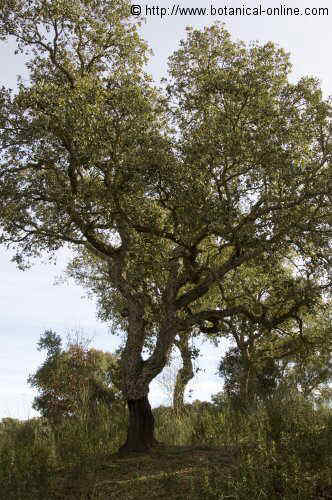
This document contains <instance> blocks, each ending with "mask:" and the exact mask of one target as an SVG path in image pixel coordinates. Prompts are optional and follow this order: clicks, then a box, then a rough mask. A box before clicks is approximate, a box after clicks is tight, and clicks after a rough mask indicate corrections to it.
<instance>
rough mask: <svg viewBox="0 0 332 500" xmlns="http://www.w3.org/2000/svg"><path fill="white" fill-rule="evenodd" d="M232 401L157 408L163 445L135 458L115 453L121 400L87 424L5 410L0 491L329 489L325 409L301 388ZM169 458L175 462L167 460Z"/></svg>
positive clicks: (30, 494) (317, 492) (331, 423)
mask: <svg viewBox="0 0 332 500" xmlns="http://www.w3.org/2000/svg"><path fill="white" fill-rule="evenodd" d="M229 403H230V402H229V401H228V400H226V399H225V400H224V405H223V409H222V410H219V409H218V408H217V407H216V406H215V405H213V404H208V403H205V402H199V401H195V402H194V403H193V404H192V405H188V406H187V407H186V409H185V411H184V412H183V414H182V415H180V414H177V415H175V414H174V412H173V410H172V409H171V408H165V407H164V408H163V407H160V408H156V409H154V414H155V417H156V426H157V436H158V438H160V437H162V438H163V440H164V442H165V444H166V448H165V449H164V448H161V449H159V450H158V452H156V453H155V454H153V453H152V454H151V455H149V454H145V455H144V454H143V455H140V454H136V455H135V457H134V460H132V458H129V459H124V458H121V459H119V458H118V457H117V455H116V454H115V455H112V454H113V453H114V452H115V451H116V450H117V447H118V445H119V442H121V440H122V439H123V438H124V435H125V432H126V415H125V413H121V411H120V410H117V411H118V414H117V419H116V418H114V419H112V422H113V423H111V420H110V419H109V415H108V413H107V412H104V413H103V412H102V411H101V412H100V415H99V416H100V418H99V420H98V421H97V422H96V425H95V427H94V428H93V429H92V428H88V427H86V426H84V425H83V423H82V422H80V421H79V420H73V419H69V418H67V419H64V420H63V421H62V423H61V424H59V426H58V427H57V428H52V427H51V426H50V425H49V423H48V422H47V420H46V419H43V418H41V419H39V418H38V419H32V420H30V421H26V422H15V423H14V422H12V421H11V420H9V419H4V420H3V421H2V422H1V432H0V485H1V488H2V490H1V491H2V494H3V495H4V496H6V498H9V499H11V498H13V499H14V498H17V499H18V500H21V499H22V500H23V499H25V498H26V499H28V500H30V499H31V500H32V499H35V498H36V499H39V498H40V499H43V498H45V496H47V497H49V498H67V495H69V494H70V495H72V497H75V498H76V497H77V498H90V497H91V498H93V499H100V500H101V499H106V498H112V495H114V498H118V497H119V498H128V499H140V498H146V497H147V495H148V496H149V498H155V497H156V498H157V497H159V498H160V496H161V494H162V492H163V493H164V494H165V495H167V497H168V498H170V499H173V498H174V499H180V498H185V499H188V500H189V498H192V499H194V500H195V499H197V500H198V499H200V498H208V499H211V500H212V499H213V500H214V499H218V500H219V499H222V498H225V499H226V498H234V499H239V500H246V499H247V498H276V499H277V498H285V500H295V499H299V498H306V499H308V500H309V499H310V500H311V499H312V500H316V499H317V498H326V499H328V498H329V495H330V493H331V488H332V483H331V467H332V454H331V446H330V443H331V439H332V434H331V433H332V415H331V411H327V410H325V411H321V410H319V411H315V410H314V408H313V406H312V403H311V402H309V401H308V400H306V399H305V398H304V397H303V395H300V394H298V393H294V392H291V391H287V392H284V393H282V392H280V391H279V393H276V394H275V396H274V398H273V399H270V401H269V402H268V404H262V405H261V406H260V407H258V408H256V409H255V410H254V411H253V412H252V413H251V414H246V415H244V414H243V413H241V412H236V411H234V409H233V408H232V405H231V404H229ZM115 422H117V423H116V425H115V424H114V423H115ZM112 426H113V427H112ZM173 428H175V430H176V432H173V433H172V429H173ZM198 431H199V433H200V434H199V439H198V434H197V433H198ZM195 436H196V438H195ZM193 438H194V439H193ZM195 439H196V440H195ZM193 443H195V446H193ZM170 445H173V446H170ZM179 445H181V446H179ZM163 449H164V451H163ZM209 453H211V455H209ZM176 457H177V460H175V458H176ZM210 458H211V460H210ZM195 460H197V461H196V462H195V465H194V466H193V461H195ZM173 463H174V465H175V469H171V468H170V467H171V466H172V464H173ZM227 464H228V465H227ZM133 467H134V468H133ZM188 480H189V484H188ZM179 490H180V491H181V497H179V496H178V495H179ZM69 492H70V493H69ZM116 495H118V496H116ZM158 495H159V496H158ZM68 498H69V497H68Z"/></svg>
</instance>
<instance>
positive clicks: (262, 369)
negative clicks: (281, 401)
mask: <svg viewBox="0 0 332 500" xmlns="http://www.w3.org/2000/svg"><path fill="white" fill-rule="evenodd" d="M246 323H247V324H244V321H242V322H239V324H238V325H237V328H238V329H239V330H240V331H241V334H242V342H241V341H239V342H237V344H236V345H235V347H231V348H230V349H229V350H228V352H227V353H226V355H225V356H224V358H223V359H222V360H221V362H220V364H219V374H220V376H221V377H223V378H224V392H225V394H226V395H227V396H228V397H230V399H231V401H232V402H233V403H234V405H235V406H237V407H242V408H243V409H244V408H248V407H250V404H252V403H255V402H257V401H264V400H266V399H268V398H269V397H272V396H273V394H274V393H275V392H276V391H277V389H280V388H281V387H284V389H286V390H287V388H289V389H290V388H291V387H293V388H294V389H295V390H298V391H300V392H301V393H302V394H303V396H304V397H306V398H311V399H312V400H313V401H315V400H317V401H318V400H320V398H321V397H322V395H323V394H324V393H325V392H326V389H327V386H328V383H329V382H330V381H331V380H332V371H331V368H332V365H331V352H332V330H331V302H329V303H326V304H324V305H323V307H322V308H321V311H320V312H318V313H316V314H315V316H310V315H307V317H305V318H304V320H303V325H302V331H301V336H299V335H294V332H286V331H285V329H283V331H282V335H280V331H278V330H276V331H274V332H273V331H272V332H271V335H270V336H269V338H268V339H265V338H264V337H263V336H262V335H261V334H259V333H260V332H258V331H257V327H255V325H252V324H249V325H248V321H247V322H246ZM233 327H234V324H233ZM255 334H256V335H255ZM246 335H247V336H248V337H247V338H246ZM235 339H236V340H239V335H238V333H237V334H236V333H235ZM243 339H245V340H243ZM325 396H327V393H326V394H325Z"/></svg>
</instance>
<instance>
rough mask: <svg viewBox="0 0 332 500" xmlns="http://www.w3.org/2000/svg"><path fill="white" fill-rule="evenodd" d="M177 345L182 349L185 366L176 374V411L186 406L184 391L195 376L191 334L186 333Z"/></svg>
mask: <svg viewBox="0 0 332 500" xmlns="http://www.w3.org/2000/svg"><path fill="white" fill-rule="evenodd" d="M175 345H176V346H177V348H178V349H179V350H180V353H181V358H182V365H183V366H182V368H180V370H179V371H178V373H177V376H176V381H175V387H174V393H173V409H174V410H175V411H176V412H181V411H182V410H183V407H184V391H185V390H186V387H187V384H188V382H189V381H190V380H191V379H192V378H193V376H194V370H193V363H192V358H191V351H190V348H189V334H187V335H184V336H183V337H182V338H181V339H180V341H176V342H175Z"/></svg>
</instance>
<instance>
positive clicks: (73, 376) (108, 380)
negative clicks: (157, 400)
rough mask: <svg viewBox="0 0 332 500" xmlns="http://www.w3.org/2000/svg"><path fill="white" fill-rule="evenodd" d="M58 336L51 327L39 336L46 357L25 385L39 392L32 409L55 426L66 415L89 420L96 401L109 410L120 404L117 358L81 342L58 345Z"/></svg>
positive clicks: (93, 411) (94, 412)
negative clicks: (85, 345) (62, 346)
mask: <svg viewBox="0 0 332 500" xmlns="http://www.w3.org/2000/svg"><path fill="white" fill-rule="evenodd" d="M61 344H62V341H61V338H60V336H59V335H57V334H56V333H55V332H53V331H52V330H46V331H45V332H44V334H43V335H42V336H41V337H40V341H39V343H38V346H39V350H46V352H47V355H46V360H45V362H44V363H43V364H42V366H41V367H40V368H38V370H37V371H36V373H34V374H33V375H30V376H29V378H28V382H29V384H30V385H31V386H32V387H34V388H36V389H37V390H38V392H39V393H40V394H39V395H38V396H36V397H35V399H34V402H33V408H34V409H35V410H37V411H39V412H40V413H41V415H42V416H43V417H46V418H47V419H48V420H49V421H50V422H51V423H52V424H54V425H56V424H58V423H59V422H61V421H62V420H63V419H64V418H66V417H76V418H78V417H79V414H80V411H81V409H82V408H86V409H87V412H88V414H87V415H86V417H87V418H88V420H90V421H92V422H93V419H94V418H95V417H96V414H97V412H98V407H99V406H100V404H104V405H106V406H107V407H108V408H109V409H110V410H111V409H114V407H118V406H119V405H120V404H121V393H120V389H119V366H118V358H117V357H116V356H115V355H113V354H111V353H108V352H103V351H98V350H96V349H87V348H86V347H84V345H82V343H79V342H75V343H69V344H68V346H67V349H66V350H64V349H62V348H61Z"/></svg>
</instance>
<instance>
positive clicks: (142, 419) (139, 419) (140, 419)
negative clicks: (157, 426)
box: [119, 396, 160, 454]
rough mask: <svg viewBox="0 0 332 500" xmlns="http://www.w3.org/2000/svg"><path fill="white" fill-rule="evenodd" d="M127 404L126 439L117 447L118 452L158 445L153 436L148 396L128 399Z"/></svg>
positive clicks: (142, 449)
mask: <svg viewBox="0 0 332 500" xmlns="http://www.w3.org/2000/svg"><path fill="white" fill-rule="evenodd" d="M127 405H128V410H129V425H128V432H127V440H126V442H125V443H124V445H123V446H121V448H120V449H119V453H121V454H125V453H130V452H133V451H136V452H145V451H148V450H149V449H151V448H152V447H153V446H156V445H159V444H160V443H158V441H157V440H156V439H155V437H154V416H153V413H152V410H151V406H150V403H149V400H148V397H147V396H144V397H142V398H140V399H128V400H127Z"/></svg>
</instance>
